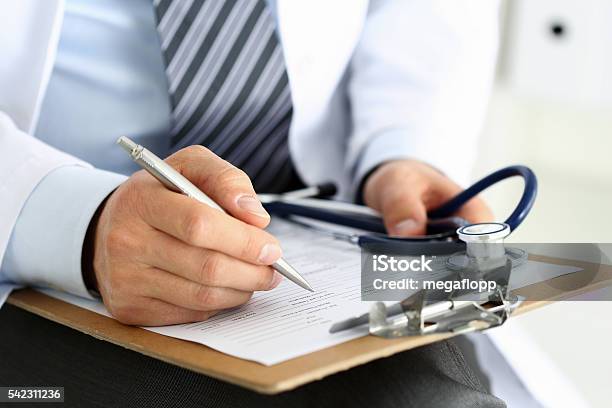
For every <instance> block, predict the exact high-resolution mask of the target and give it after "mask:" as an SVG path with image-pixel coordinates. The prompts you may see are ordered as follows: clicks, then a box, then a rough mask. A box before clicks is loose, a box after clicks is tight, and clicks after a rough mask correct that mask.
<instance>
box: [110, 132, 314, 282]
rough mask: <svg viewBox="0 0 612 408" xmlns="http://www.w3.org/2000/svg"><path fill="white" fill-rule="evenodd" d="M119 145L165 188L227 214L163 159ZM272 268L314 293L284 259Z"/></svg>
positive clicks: (130, 143) (126, 144) (136, 146)
mask: <svg viewBox="0 0 612 408" xmlns="http://www.w3.org/2000/svg"><path fill="white" fill-rule="evenodd" d="M117 144H118V145H119V146H121V147H122V148H123V149H124V150H125V151H126V152H128V153H129V155H130V157H131V158H132V160H134V161H135V162H136V163H138V164H139V165H140V166H141V167H142V168H143V169H145V170H146V171H148V172H149V173H150V174H151V175H152V176H153V177H155V178H156V179H157V180H159V181H160V182H161V183H162V184H163V185H164V186H166V187H167V188H168V189H170V190H172V191H176V192H178V193H183V194H185V195H186V196H188V197H191V198H195V199H196V200H198V201H199V202H201V203H203V204H206V205H208V206H210V207H212V208H216V209H217V210H219V211H223V212H225V210H223V208H221V206H219V204H217V203H215V202H214V201H213V200H212V199H210V197H208V196H207V195H206V194H204V193H203V192H202V191H201V190H200V189H199V188H197V187H196V186H194V185H193V184H192V183H191V182H190V181H189V180H187V178H185V177H184V176H183V175H182V174H180V173H179V172H178V171H176V170H174V168H172V166H170V165H168V164H167V163H166V162H164V161H163V160H162V159H160V158H159V157H157V156H156V155H154V154H153V153H151V152H150V151H149V150H147V149H145V148H144V147H142V146H141V145H139V144H136V143H134V142H133V141H132V140H130V139H129V138H127V137H125V136H121V137H120V138H119V139H117ZM272 268H274V269H275V270H277V271H278V272H279V273H280V274H281V275H283V276H284V277H286V278H287V279H289V280H290V281H292V282H294V283H296V284H297V285H299V286H301V287H303V288H304V289H307V290H309V291H311V292H314V289H313V288H312V286H310V284H309V283H308V282H307V281H306V279H304V278H303V277H302V275H300V274H299V273H298V272H297V271H296V270H295V269H294V268H293V267H292V266H291V265H289V264H288V263H287V261H285V260H284V259H283V258H280V259H279V260H277V261H276V262H275V263H274V264H272Z"/></svg>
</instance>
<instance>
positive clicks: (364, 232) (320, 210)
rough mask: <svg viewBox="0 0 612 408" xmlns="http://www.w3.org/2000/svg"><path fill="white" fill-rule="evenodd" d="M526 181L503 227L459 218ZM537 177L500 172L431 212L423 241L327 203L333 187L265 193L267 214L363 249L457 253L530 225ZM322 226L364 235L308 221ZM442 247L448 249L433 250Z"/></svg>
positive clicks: (353, 207) (347, 206) (362, 210)
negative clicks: (473, 204) (475, 201)
mask: <svg viewBox="0 0 612 408" xmlns="http://www.w3.org/2000/svg"><path fill="white" fill-rule="evenodd" d="M515 176H520V177H522V178H523V180H524V188H523V194H522V196H521V199H520V200H519V202H518V204H517V205H516V208H515V209H514V211H513V212H512V213H511V214H510V216H509V217H508V218H507V219H506V221H504V222H502V223H499V222H497V223H481V224H470V223H469V222H468V221H467V220H465V219H463V218H460V217H457V216H454V215H453V214H455V213H456V212H457V211H458V210H459V209H460V208H461V207H462V206H463V205H464V204H465V203H466V202H467V201H469V200H470V199H472V198H473V197H475V196H476V195H477V194H479V193H481V192H482V191H484V190H486V189H487V188H489V187H491V186H492V185H494V184H496V183H498V182H500V181H502V180H505V179H508V178H510V177H515ZM537 186H538V182H537V178H536V176H535V174H534V173H533V171H531V169H529V168H528V167H526V166H521V165H515V166H509V167H505V168H503V169H500V170H497V171H495V172H494V173H491V174H489V175H488V176H486V177H484V178H482V179H481V180H479V181H477V182H476V183H474V184H473V185H472V186H470V187H468V188H467V189H465V190H464V191H462V192H461V193H459V194H457V195H456V196H455V197H453V198H452V199H450V200H449V201H447V202H446V203H445V204H443V205H441V206H440V207H438V208H436V209H434V210H432V211H429V213H428V222H427V234H426V235H423V236H417V237H406V238H396V237H391V236H388V235H387V234H386V232H385V227H384V224H383V221H382V217H381V215H380V214H379V213H378V212H376V211H374V210H372V209H370V208H368V207H365V206H362V205H357V204H352V203H347V202H340V201H334V200H329V199H325V197H330V196H332V195H334V194H335V188H334V186H333V185H332V184H322V185H319V186H314V187H308V188H305V189H301V190H295V191H292V192H288V193H284V194H260V195H259V197H260V200H261V201H262V203H263V205H264V207H265V208H266V210H267V211H268V212H269V213H271V214H273V215H276V216H279V217H282V218H285V219H288V220H290V221H292V222H294V223H297V224H300V225H302V226H304V227H308V228H311V229H315V230H317V231H319V232H322V233H326V234H328V235H331V236H333V237H334V238H336V239H341V240H345V241H347V242H350V243H352V244H355V245H358V246H359V247H362V248H363V247H365V246H368V245H372V244H384V245H387V246H389V245H391V246H394V245H397V246H401V247H402V249H404V250H405V249H406V245H407V244H412V245H411V246H412V247H413V249H414V251H415V253H417V252H422V251H423V249H424V246H426V247H427V248H425V249H426V250H428V251H429V252H430V253H431V251H432V250H434V251H441V252H446V253H449V252H453V251H455V250H457V248H458V247H457V245H464V244H465V243H466V242H482V241H487V240H493V238H496V237H500V236H501V237H502V238H503V237H506V236H508V235H509V234H510V232H512V231H514V230H516V228H517V227H518V226H519V225H520V224H521V223H522V222H523V221H524V220H525V218H526V217H527V215H528V214H529V211H530V210H531V208H532V207H533V204H534V202H535V198H536V195H537ZM309 219H310V220H316V221H322V222H323V223H324V224H334V225H339V226H344V227H349V228H351V229H356V230H359V231H360V232H359V233H346V232H343V231H336V230H330V229H327V228H323V227H321V226H320V225H319V224H318V223H310V222H308V220H309ZM428 243H438V244H442V245H434V246H432V245H427V244H428Z"/></svg>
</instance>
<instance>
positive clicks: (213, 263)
mask: <svg viewBox="0 0 612 408" xmlns="http://www.w3.org/2000/svg"><path fill="white" fill-rule="evenodd" d="M164 163H166V164H168V165H169V166H171V167H172V168H174V169H176V170H177V171H178V172H179V173H180V174H182V176H184V178H186V179H188V180H190V182H191V183H193V184H194V185H195V186H197V187H199V189H200V190H202V191H204V192H205V193H206V194H207V196H208V197H210V199H212V200H214V202H216V203H218V204H219V205H220V206H221V207H222V208H224V209H225V210H226V211H227V212H228V213H229V214H231V217H230V216H228V215H227V214H225V213H224V212H222V211H219V210H218V209H216V208H213V207H211V206H210V205H203V204H202V203H201V202H198V200H197V199H193V198H191V197H188V196H185V195H183V194H177V193H176V192H175V191H170V190H169V189H168V188H167V187H166V186H165V185H162V183H160V181H158V180H156V179H155V178H153V177H151V175H150V174H148V173H147V172H145V171H139V172H136V173H134V174H133V175H132V176H131V177H130V178H129V179H128V180H127V181H125V182H124V183H123V184H121V185H120V186H119V187H118V188H117V189H116V190H115V191H114V192H113V193H112V194H111V195H110V196H109V198H108V199H107V201H106V203H105V204H104V206H103V207H102V208H101V209H100V210H99V217H98V219H97V220H94V221H92V224H93V225H94V227H95V230H94V231H93V232H92V233H91V234H88V235H92V239H91V242H92V244H93V245H92V253H93V254H92V255H93V256H92V258H93V262H92V264H93V275H94V276H95V281H96V282H97V289H98V291H99V292H100V294H101V296H102V298H103V300H104V303H105V305H106V306H107V308H108V309H109V311H110V312H111V313H112V314H113V315H114V316H115V317H116V318H117V319H118V320H120V321H122V322H124V323H127V324H139V325H164V324H175V323H184V322H193V321H200V320H205V319H207V318H208V317H210V316H211V315H213V314H214V313H216V312H217V311H219V310H222V309H226V308H230V307H234V306H238V305H240V304H243V303H245V302H247V301H248V300H249V299H250V297H251V296H252V293H253V291H258V290H270V289H272V288H274V287H276V286H277V285H278V284H279V283H280V281H281V279H282V276H281V275H280V274H279V273H278V272H275V271H274V270H273V269H272V268H271V267H270V265H272V264H275V263H278V262H279V260H280V259H281V249H280V246H279V243H278V242H277V240H276V239H275V238H274V237H273V236H271V235H270V234H269V233H267V232H266V231H264V230H263V229H262V228H264V227H265V226H266V225H267V224H268V223H269V221H270V218H269V215H268V214H267V213H266V211H265V210H264V209H263V207H262V206H261V204H260V203H259V200H258V199H257V196H256V194H255V192H254V191H253V188H252V186H251V183H250V180H249V179H248V177H247V176H246V175H245V173H244V172H242V171H240V170H239V169H237V168H235V167H234V166H232V165H230V164H229V163H227V162H226V161H224V160H222V159H221V158H219V157H217V156H216V155H214V154H213V153H212V152H210V151H209V150H207V149H205V148H203V147H200V146H193V147H189V148H186V149H183V150H181V151H179V152H177V153H175V154H174V155H172V156H170V157H169V158H168V159H166V161H165V162H164Z"/></svg>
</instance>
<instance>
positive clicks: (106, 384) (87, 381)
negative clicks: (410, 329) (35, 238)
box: [0, 305, 505, 408]
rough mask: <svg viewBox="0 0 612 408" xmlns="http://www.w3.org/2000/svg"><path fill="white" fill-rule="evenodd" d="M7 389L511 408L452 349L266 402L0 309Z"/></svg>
mask: <svg viewBox="0 0 612 408" xmlns="http://www.w3.org/2000/svg"><path fill="white" fill-rule="evenodd" d="M0 385H1V386H9V385H10V386H43V385H48V386H63V387H64V391H65V403H64V405H63V406H69V407H84V406H87V407H149V406H155V407H260V406H261V407H264V406H265V407H285V406H289V407H291V408H299V407H343V406H350V407H505V404H504V403H503V402H502V401H501V400H499V399H497V398H495V397H494V396H492V395H490V394H489V393H488V392H487V391H486V389H485V387H483V385H482V383H481V381H480V380H479V379H478V377H477V376H476V375H475V374H474V373H473V372H472V370H471V368H470V367H469V366H468V365H467V364H466V362H465V360H464V358H463V355H462V354H461V352H460V351H459V349H458V348H457V346H456V345H455V344H454V343H453V342H452V341H443V342H439V343H435V344H432V345H429V346H425V347H420V348H417V349H414V350H410V351H406V352H403V353H400V354H396V355H394V356H392V357H389V358H385V359H380V360H376V361H373V362H371V363H368V364H365V365H362V366H359V367H356V368H353V369H351V370H348V371H345V372H341V373H338V374H335V375H332V376H329V377H327V378H324V379H323V380H320V381H316V382H314V383H310V384H307V385H305V386H302V387H300V388H298V389H296V390H293V391H288V392H285V393H282V394H279V395H274V396H267V395H261V394H257V393H255V392H251V391H249V390H246V389H244V388H241V387H237V386H234V385H231V384H228V383H225V382H222V381H218V380H215V379H213V378H210V377H207V376H204V375H201V374H196V373H194V372H191V371H188V370H185V369H182V368H179V367H176V366H173V365H171V364H167V363H164V362H162V361H159V360H156V359H153V358H149V357H146V356H144V355H142V354H139V353H135V352H132V351H130V350H127V349H124V348H121V347H118V346H115V345H113V344H111V343H108V342H105V341H100V340H97V339H95V338H93V337H91V336H88V335H85V334H82V333H80V332H77V331H75V330H72V329H70V328H68V327H65V326H62V325H60V324H56V323H53V322H51V321H49V320H46V319H43V318H41V317H38V316H36V315H33V314H31V313H28V312H26V311H23V310H21V309H19V308H16V307H14V306H11V305H5V306H4V307H3V308H2V309H0Z"/></svg>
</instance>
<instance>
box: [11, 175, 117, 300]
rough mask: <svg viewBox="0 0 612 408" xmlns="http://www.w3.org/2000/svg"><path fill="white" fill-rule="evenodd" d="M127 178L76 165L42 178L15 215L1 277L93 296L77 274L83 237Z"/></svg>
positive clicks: (80, 275)
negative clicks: (105, 202) (94, 216)
mask: <svg viewBox="0 0 612 408" xmlns="http://www.w3.org/2000/svg"><path fill="white" fill-rule="evenodd" d="M125 179H126V177H125V176H123V175H120V174H116V173H111V172H107V171H103V170H98V169H92V168H83V167H80V166H64V167H60V168H58V169H56V170H53V171H52V172H51V173H49V174H48V175H47V176H45V178H43V179H42V180H41V182H40V183H39V184H38V185H37V186H36V188H35V189H34V191H32V193H31V194H30V196H29V197H28V200H27V201H26V203H25V205H24V207H23V209H22V210H21V213H20V214H19V218H18V219H17V222H16V224H15V227H14V229H13V232H12V235H11V239H10V241H9V244H8V247H7V250H6V253H5V257H4V261H3V263H2V268H1V270H0V271H1V274H0V275H3V277H4V279H6V280H8V281H12V282H15V283H22V284H28V285H33V286H45V287H51V288H54V289H59V290H63V291H66V292H69V293H72V294H75V295H79V296H83V297H87V298H91V297H92V296H91V295H90V294H89V292H88V291H87V288H86V287H85V283H84V282H83V275H82V271H81V253H82V248H83V241H84V239H85V233H86V232H87V227H88V226H89V221H90V220H91V218H92V217H93V215H94V214H95V212H96V210H97V208H98V206H99V205H100V203H101V202H102V201H103V200H104V199H105V198H106V197H107V196H108V195H109V194H110V193H111V192H112V191H113V190H114V189H115V188H117V186H118V185H119V184H121V183H122V182H123V181H125ZM4 279H3V280H4Z"/></svg>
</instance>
